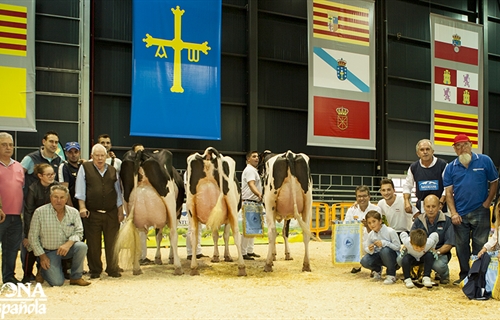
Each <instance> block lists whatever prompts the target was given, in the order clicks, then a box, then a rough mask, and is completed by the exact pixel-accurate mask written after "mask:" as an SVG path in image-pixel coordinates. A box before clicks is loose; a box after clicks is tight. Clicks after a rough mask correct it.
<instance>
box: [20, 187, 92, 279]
mask: <svg viewBox="0 0 500 320" xmlns="http://www.w3.org/2000/svg"><path fill="white" fill-rule="evenodd" d="M68 197H69V190H68V188H66V187H65V186H63V185H54V186H52V187H51V188H50V203H49V204H46V205H44V206H41V207H39V208H38V209H36V210H35V213H34V214H33V218H32V220H31V227H30V233H29V241H30V245H31V246H32V247H33V251H34V253H35V256H38V257H40V264H41V266H42V275H43V278H44V279H45V280H47V282H48V283H49V284H50V285H51V286H62V285H63V284H64V274H63V271H62V269H61V260H63V259H70V258H73V263H72V265H71V276H70V282H69V284H70V285H78V286H88V285H89V284H90V282H88V281H85V280H84V279H83V278H82V271H83V260H84V259H85V256H86V254H87V245H86V244H85V243H83V242H81V239H82V236H83V225H82V220H81V219H80V213H79V212H78V210H76V209H75V208H72V207H69V206H67V205H66V201H67V200H68Z"/></svg>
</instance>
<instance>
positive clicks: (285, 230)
mask: <svg viewBox="0 0 500 320" xmlns="http://www.w3.org/2000/svg"><path fill="white" fill-rule="evenodd" d="M290 221H291V220H284V221H283V239H284V240H285V260H293V258H292V256H291V255H290V245H289V244H288V235H289V234H290Z"/></svg>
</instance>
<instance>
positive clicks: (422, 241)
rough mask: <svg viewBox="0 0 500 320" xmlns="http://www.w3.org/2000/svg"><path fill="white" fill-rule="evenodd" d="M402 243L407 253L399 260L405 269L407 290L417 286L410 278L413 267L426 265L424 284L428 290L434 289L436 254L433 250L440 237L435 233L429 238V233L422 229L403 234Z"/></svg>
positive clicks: (401, 236)
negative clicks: (432, 279) (433, 267)
mask: <svg viewBox="0 0 500 320" xmlns="http://www.w3.org/2000/svg"><path fill="white" fill-rule="evenodd" d="M400 238H401V242H402V243H403V245H404V246H405V247H406V253H405V254H403V255H401V257H399V258H398V264H399V265H401V266H402V267H403V274H404V279H405V280H404V282H405V285H406V287H407V288H413V287H414V286H415V285H414V284H413V281H412V280H411V277H410V271H411V269H412V268H413V266H415V265H418V264H420V263H421V262H420V261H421V260H422V261H423V263H424V277H423V278H422V284H423V285H424V286H426V287H428V288H430V287H432V282H431V278H430V275H431V270H432V265H433V263H434V254H433V253H432V251H430V250H431V249H433V248H435V247H436V243H437V242H438V241H439V236H438V234H437V233H436V232H433V233H431V234H430V235H429V238H427V233H426V232H425V231H424V230H422V229H415V230H412V231H411V232H410V236H408V233H406V232H401V235H400Z"/></svg>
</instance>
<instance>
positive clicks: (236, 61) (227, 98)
mask: <svg viewBox="0 0 500 320" xmlns="http://www.w3.org/2000/svg"><path fill="white" fill-rule="evenodd" d="M246 64H247V60H246V58H244V57H234V56H226V55H225V56H222V59H221V101H222V102H223V103H246V99H247V97H246V94H247V80H246V77H247V74H246Z"/></svg>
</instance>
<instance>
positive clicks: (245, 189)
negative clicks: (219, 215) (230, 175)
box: [241, 163, 262, 201]
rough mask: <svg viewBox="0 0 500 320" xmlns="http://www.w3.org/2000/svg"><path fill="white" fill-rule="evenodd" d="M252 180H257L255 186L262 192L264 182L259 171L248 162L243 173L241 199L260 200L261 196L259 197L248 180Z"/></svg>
mask: <svg viewBox="0 0 500 320" xmlns="http://www.w3.org/2000/svg"><path fill="white" fill-rule="evenodd" d="M250 181H255V187H256V188H257V190H259V192H260V193H262V183H261V181H260V176H259V171H257V168H255V167H254V166H252V165H251V164H249V163H248V164H247V166H246V168H245V170H243V173H242V174H241V199H242V200H254V201H260V199H259V197H257V196H256V195H255V194H254V193H253V192H252V190H251V189H250V187H249V186H248V182H250Z"/></svg>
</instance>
